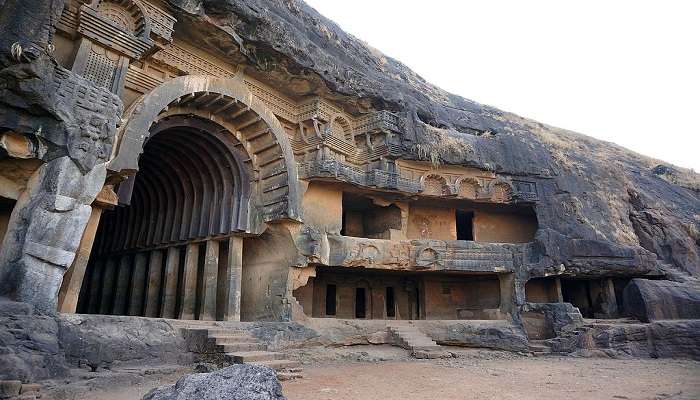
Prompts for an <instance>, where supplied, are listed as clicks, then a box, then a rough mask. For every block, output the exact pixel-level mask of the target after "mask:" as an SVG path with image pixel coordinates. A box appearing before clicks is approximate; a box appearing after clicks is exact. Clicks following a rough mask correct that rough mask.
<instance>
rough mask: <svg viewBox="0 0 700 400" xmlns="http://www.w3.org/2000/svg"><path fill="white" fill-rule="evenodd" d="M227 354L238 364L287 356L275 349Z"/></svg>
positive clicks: (280, 358) (279, 358) (281, 358)
mask: <svg viewBox="0 0 700 400" xmlns="http://www.w3.org/2000/svg"><path fill="white" fill-rule="evenodd" d="M227 355H228V356H229V357H231V359H232V360H233V362H235V363H237V364H243V363H247V362H255V361H272V360H283V359H284V357H285V356H284V354H282V353H276V352H274V351H241V352H238V353H228V354H227Z"/></svg>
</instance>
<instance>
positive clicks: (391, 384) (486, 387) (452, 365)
mask: <svg viewBox="0 0 700 400" xmlns="http://www.w3.org/2000/svg"><path fill="white" fill-rule="evenodd" d="M453 351H454V352H455V354H456V355H457V357H456V358H449V359H440V360H415V359H411V358H409V357H407V355H406V351H405V350H403V349H400V348H396V347H391V346H354V347H346V348H340V349H334V350H332V349H318V350H313V351H306V352H304V353H301V354H297V357H298V358H299V359H300V360H301V361H302V362H303V363H304V376H305V377H304V379H299V380H295V381H287V382H283V383H282V387H283V390H284V393H285V395H286V396H287V397H288V399H289V400H302V399H303V400H350V399H352V400H372V399H381V400H399V399H400V400H407V399H411V400H419V399H430V400H456V399H460V400H461V399H498V400H508V399H518V400H529V399H533V400H550V399H557V400H558V399H566V400H579V399H580V400H587V399H591V400H592V399H595V400H602V399H612V400H623V399H630V400H632V399H659V400H666V399H673V400H691V399H692V400H700V362H697V361H689V360H640V359H629V360H614V359H604V358H573V357H537V358H535V357H527V356H522V355H517V354H513V353H507V352H498V351H489V350H462V349H453ZM191 372H192V368H191V367H182V366H159V367H155V368H148V367H145V368H133V369H120V370H118V371H117V370H115V371H111V372H102V373H99V374H95V373H89V372H79V373H78V374H77V375H76V376H74V377H73V379H71V382H70V383H69V382H67V381H62V382H55V386H54V387H53V388H51V387H46V388H45V389H47V390H45V394H47V395H48V396H45V398H56V399H61V400H63V399H65V400H68V399H70V400H87V399H90V400H94V399H101V400H138V399H140V398H141V397H142V396H143V395H144V394H145V393H147V392H148V391H150V390H151V389H152V388H154V387H158V386H161V385H165V384H172V383H174V382H175V381H176V380H177V379H178V378H180V377H181V376H182V375H183V374H186V373H191ZM54 396H55V397H54Z"/></svg>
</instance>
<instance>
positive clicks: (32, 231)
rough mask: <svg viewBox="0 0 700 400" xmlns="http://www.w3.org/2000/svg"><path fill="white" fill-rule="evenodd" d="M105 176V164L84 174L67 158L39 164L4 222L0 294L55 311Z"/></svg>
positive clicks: (48, 310) (40, 308) (0, 265)
mask: <svg viewBox="0 0 700 400" xmlns="http://www.w3.org/2000/svg"><path fill="white" fill-rule="evenodd" d="M104 179H105V168H104V166H101V167H98V168H95V169H94V170H92V171H90V172H89V173H88V174H86V175H83V174H82V172H81V171H80V169H79V168H78V166H77V165H76V164H75V163H74V162H73V161H72V160H71V159H70V158H69V157H61V158H59V159H55V160H52V161H51V162H48V163H46V164H44V165H42V166H41V167H39V169H38V170H37V172H36V173H35V174H34V176H33V177H32V178H31V179H30V181H29V183H28V185H27V189H26V190H25V191H24V193H22V195H21V196H20V198H19V200H18V201H17V204H16V205H15V208H14V210H13V212H12V217H11V218H10V222H9V224H8V230H7V233H6V234H5V239H4V241H3V245H2V250H1V251H0V268H2V270H0V295H4V296H7V297H9V298H11V299H13V300H16V301H24V302H27V303H32V304H34V305H35V306H36V307H37V309H39V310H42V311H46V312H55V311H56V306H57V300H58V292H59V289H60V287H61V281H62V280H63V274H64V273H65V271H66V269H67V268H68V267H69V266H70V265H71V264H72V262H73V259H74V258H75V253H76V251H77V250H78V245H79V243H80V238H81V237H82V235H83V230H84V228H85V226H86V225H87V223H88V220H89V219H90V214H91V211H92V209H91V207H90V205H89V204H90V203H92V200H93V199H94V198H95V196H96V195H97V193H98V192H99V191H100V188H101V187H102V184H103V182H104Z"/></svg>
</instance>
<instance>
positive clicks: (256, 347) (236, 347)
mask: <svg viewBox="0 0 700 400" xmlns="http://www.w3.org/2000/svg"><path fill="white" fill-rule="evenodd" d="M217 347H218V348H219V349H221V350H223V352H224V353H239V352H242V351H261V350H267V346H266V345H264V344H262V343H258V342H240V343H233V344H224V345H217Z"/></svg>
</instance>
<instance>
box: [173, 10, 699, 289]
mask: <svg viewBox="0 0 700 400" xmlns="http://www.w3.org/2000/svg"><path fill="white" fill-rule="evenodd" d="M170 3H171V4H172V5H173V6H174V7H175V10H176V11H177V12H178V14H179V15H178V18H179V20H180V21H182V23H183V24H184V25H183V29H185V28H184V26H189V27H190V29H189V30H188V38H189V39H190V40H192V41H193V42H194V43H195V44H202V45H204V44H207V45H208V47H210V48H216V49H219V50H220V51H221V54H220V56H222V57H224V58H229V59H230V60H232V61H235V62H245V63H247V65H248V66H249V67H248V68H247V69H246V70H245V72H246V73H247V74H250V75H252V76H254V77H259V78H261V79H264V80H266V81H267V82H269V83H270V84H272V85H274V86H275V87H277V88H280V89H281V90H287V91H288V93H287V94H289V95H292V96H304V95H311V94H317V95H323V96H325V97H328V98H331V99H334V100H335V101H337V102H338V103H340V104H342V105H343V106H344V107H345V108H346V109H348V110H349V111H351V112H357V113H362V112H364V111H366V110H367V109H368V108H369V107H370V106H371V107H374V108H377V109H385V110H389V111H392V112H395V113H397V114H399V115H401V118H402V120H403V125H404V127H403V128H404V135H403V136H402V141H403V148H404V154H403V155H402V158H408V159H417V158H420V159H426V160H434V161H439V162H441V163H448V164H460V165H466V166H475V167H478V168H483V169H487V170H494V171H497V172H502V173H510V174H513V175H518V176H528V177H530V178H532V179H536V180H537V184H538V192H539V193H538V194H539V196H540V199H541V200H540V203H539V204H538V206H537V217H538V222H539V226H540V231H539V235H538V237H537V241H538V246H537V248H536V249H535V250H536V252H535V255H539V256H541V258H539V261H533V263H535V264H534V265H533V266H532V268H531V270H532V271H533V272H532V273H533V275H535V276H537V275H538V274H539V272H538V270H543V269H545V268H549V267H551V266H553V265H559V264H564V265H565V266H566V267H567V269H569V270H571V271H575V272H578V273H579V274H585V273H588V272H595V273H598V274H600V273H610V274H614V273H623V272H626V273H630V272H635V273H647V272H650V271H654V270H655V269H656V268H659V267H662V266H664V264H667V265H670V266H672V267H675V268H676V269H677V270H678V271H682V272H683V273H686V274H692V275H699V274H700V246H699V244H700V218H698V210H700V191H699V190H700V179H699V178H698V175H697V174H696V173H694V172H692V171H686V170H683V169H681V168H676V167H673V166H671V165H669V164H666V163H663V162H661V161H658V160H654V159H651V158H648V157H644V156H641V155H639V154H636V153H633V152H631V151H629V150H626V149H624V148H622V147H620V146H617V145H614V144H611V143H607V142H603V141H600V140H595V139H592V138H589V137H586V136H583V135H580V134H577V133H574V132H570V131H566V130H563V129H558V128H554V127H550V126H546V125H544V124H541V123H538V122H535V121H532V120H527V119H524V118H521V117H518V116H516V115H513V114H510V113H507V112H503V111H501V110H498V109H496V108H493V107H489V106H484V105H481V104H479V103H476V102H474V101H470V100H467V99H464V98H462V97H460V96H456V95H453V94H451V93H448V92H446V91H444V90H442V89H440V88H438V87H436V86H434V85H431V84H430V83H428V82H426V81H425V80H424V79H422V78H421V77H420V76H418V75H417V74H415V73H414V72H413V71H411V70H410V69H408V68H407V67H406V66H405V65H403V64H401V63H400V62H398V61H396V60H393V59H391V58H390V57H387V56H385V55H383V54H382V53H381V52H379V51H377V50H376V49H373V48H371V47H369V46H367V45H366V44H364V43H363V42H361V41H360V40H358V39H356V38H354V37H353V36H351V35H349V34H347V33H346V32H344V31H342V30H341V29H340V28H339V27H338V25H336V24H335V23H333V22H332V21H330V20H328V19H327V18H325V17H323V16H322V15H320V14H319V13H318V12H316V11H315V10H314V9H312V8H311V7H309V6H308V5H306V4H305V3H303V2H302V1H299V0H275V1H267V0H187V1H185V0H171V1H170ZM369 12H371V11H369ZM188 24H189V25H188ZM195 24H196V29H195V28H194V27H195ZM239 49H242V50H243V51H244V52H245V57H244V56H242V55H241V54H240V53H239V52H238V50H239ZM430 56H432V55H430ZM285 88H286V89H285ZM660 140H663V139H660ZM576 239H578V240H580V241H579V242H578V243H577V244H575V245H573V244H572V240H576ZM601 250H602V251H603V252H602V253H601ZM657 257H658V260H659V261H660V262H659V263H657V262H656V258H657ZM534 259H537V257H535V258H534ZM675 278H676V279H683V277H682V276H676V277H675Z"/></svg>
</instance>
